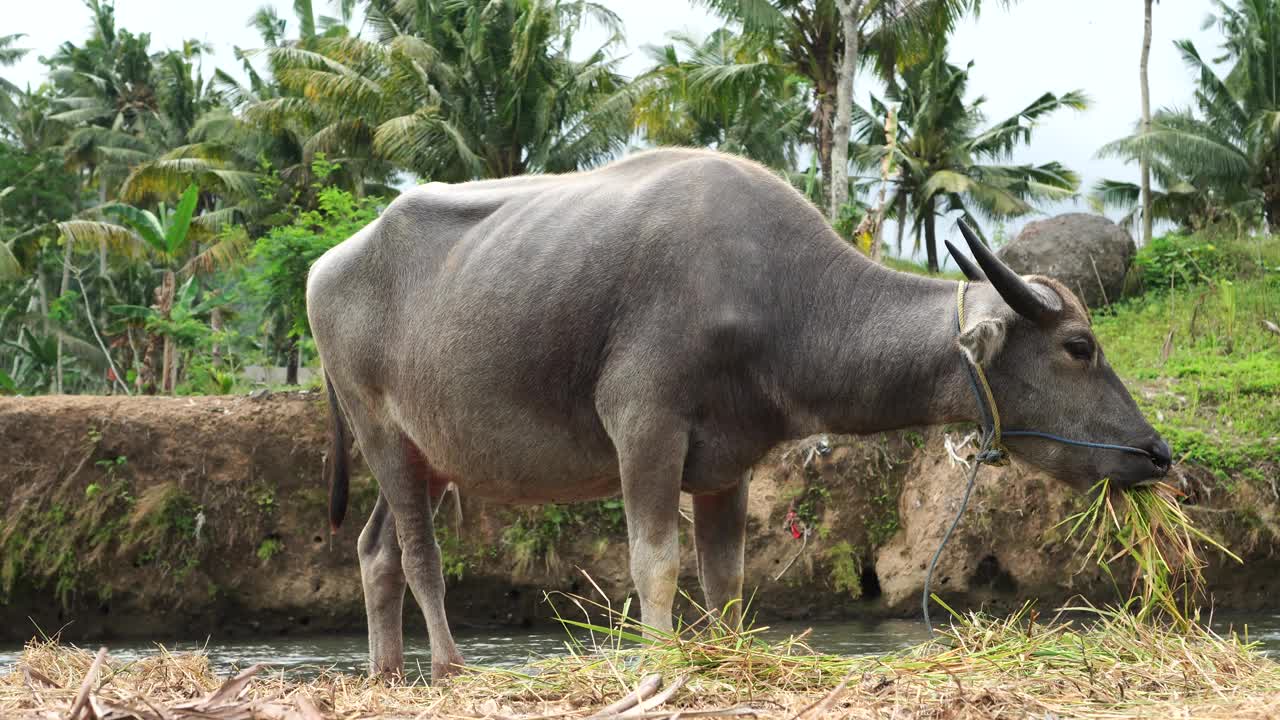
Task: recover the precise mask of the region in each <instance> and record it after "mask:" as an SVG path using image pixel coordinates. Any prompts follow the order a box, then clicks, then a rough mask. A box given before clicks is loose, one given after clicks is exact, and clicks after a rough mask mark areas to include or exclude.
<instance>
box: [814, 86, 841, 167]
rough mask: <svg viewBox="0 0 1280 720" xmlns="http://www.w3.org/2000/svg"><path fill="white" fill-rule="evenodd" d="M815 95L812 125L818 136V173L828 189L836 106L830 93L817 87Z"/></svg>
mask: <svg viewBox="0 0 1280 720" xmlns="http://www.w3.org/2000/svg"><path fill="white" fill-rule="evenodd" d="M817 94H818V109H817V111H816V113H815V115H814V118H813V124H814V130H815V134H816V135H817V136H818V172H819V173H820V174H821V175H822V182H824V183H827V184H828V187H829V186H830V183H831V146H832V139H831V138H832V128H831V124H832V122H834V120H835V114H836V105H835V100H834V99H833V98H832V97H831V93H830V92H824V91H823V90H822V88H821V87H819V88H818V91H817Z"/></svg>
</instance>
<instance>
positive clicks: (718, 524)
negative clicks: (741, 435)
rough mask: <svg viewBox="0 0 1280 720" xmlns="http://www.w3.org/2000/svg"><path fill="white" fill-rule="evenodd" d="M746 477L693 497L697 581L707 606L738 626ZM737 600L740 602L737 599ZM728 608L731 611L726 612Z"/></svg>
mask: <svg viewBox="0 0 1280 720" xmlns="http://www.w3.org/2000/svg"><path fill="white" fill-rule="evenodd" d="M747 485H748V483H747V479H746V478H745V477H744V478H743V480H742V482H741V483H739V484H738V486H737V487H734V488H730V489H728V490H725V491H722V492H719V493H716V494H713V495H694V496H693V536H694V544H695V546H696V548H697V554H698V580H699V581H700V582H701V583H702V591H703V593H705V595H706V599H707V609H708V610H717V611H720V612H722V613H723V619H724V622H725V623H726V624H727V625H729V627H731V628H736V627H737V625H738V622H739V621H740V619H741V618H742V603H741V602H740V601H741V600H742V575H743V569H742V568H743V562H744V558H743V549H744V547H745V545H746V538H747ZM735 601H738V602H735ZM725 608H728V609H729V610H728V612H724V610H725Z"/></svg>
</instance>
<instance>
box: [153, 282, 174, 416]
mask: <svg viewBox="0 0 1280 720" xmlns="http://www.w3.org/2000/svg"><path fill="white" fill-rule="evenodd" d="M176 286H177V278H175V277H174V275H173V271H172V270H165V271H164V279H163V280H161V281H160V289H159V290H158V291H157V293H156V311H157V312H158V313H160V317H162V318H164V319H165V320H168V319H169V318H170V316H171V314H172V312H173V294H174V291H175V289H176ZM174 350H175V348H174V345H173V337H172V336H170V335H168V334H166V335H165V336H164V359H163V363H162V365H161V370H160V391H161V392H165V393H172V392H173V381H174V378H175V371H176V370H177V367H176V366H175V362H174V360H175V358H174Z"/></svg>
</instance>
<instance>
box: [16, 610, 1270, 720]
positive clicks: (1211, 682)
mask: <svg viewBox="0 0 1280 720" xmlns="http://www.w3.org/2000/svg"><path fill="white" fill-rule="evenodd" d="M626 632H627V631H625V630H624V631H619V630H617V629H615V630H613V631H612V632H605V633H603V634H600V635H597V637H596V641H597V644H593V645H591V646H583V645H570V646H569V647H568V648H567V652H568V656H567V657H561V658H554V659H546V660H539V661H535V662H534V663H533V664H532V665H531V666H529V667H528V668H526V669H525V670H523V671H520V672H516V671H505V670H487V669H483V668H473V669H469V670H467V671H466V672H465V673H463V674H462V675H461V676H460V677H458V678H455V679H454V680H452V681H451V682H449V683H447V684H442V685H439V686H435V687H431V686H427V685H425V684H423V683H408V684H399V683H393V684H388V683H383V682H378V681H371V680H367V679H364V678H357V677H353V676H348V675H341V674H331V673H327V674H322V675H321V676H319V677H318V678H315V679H312V680H305V681H300V680H295V679H291V678H289V677H287V676H285V675H283V674H281V673H278V672H273V671H271V670H270V669H269V668H259V669H257V670H255V671H254V672H246V673H242V674H241V676H238V677H237V678H233V679H231V680H220V679H219V678H217V677H216V676H215V674H214V673H213V672H212V670H211V668H210V665H209V662H208V659H207V658H206V657H204V656H202V655H200V654H169V653H166V652H164V651H163V650H158V651H157V653H156V654H155V655H153V656H152V657H149V658H146V659H144V660H141V661H138V662H134V663H129V664H125V663H120V662H116V661H114V660H112V659H110V657H109V656H108V657H106V658H104V659H103V660H102V661H101V663H100V664H99V666H98V667H96V668H95V667H94V660H95V656H94V655H93V654H92V653H89V652H87V651H83V650H78V649H73V648H69V647H65V646H58V645H53V644H34V645H31V646H29V647H28V648H27V650H26V652H25V653H24V654H23V656H22V658H21V660H19V662H18V663H17V664H16V666H15V667H14V668H13V669H12V670H11V671H10V672H9V673H8V674H7V675H5V676H3V677H0V714H3V715H4V716H5V717H37V716H39V717H44V716H47V715H49V714H51V713H53V714H60V715H63V716H65V714H66V712H67V711H68V709H69V708H71V706H72V705H73V704H75V703H76V698H77V696H78V695H80V694H83V695H85V697H86V698H87V700H86V701H85V702H87V703H88V704H89V705H90V706H91V707H93V708H94V709H95V711H96V712H97V713H98V714H99V716H101V715H102V714H104V713H105V712H107V711H114V712H117V713H119V714H118V715H116V717H138V718H152V717H169V716H175V715H176V716H184V715H182V714H181V713H183V712H185V713H186V714H187V715H191V716H199V717H209V718H278V717H301V718H316V717H373V716H377V717H422V716H434V717H511V718H515V717H520V718H532V717H582V718H585V717H589V716H593V715H596V716H597V717H615V716H618V715H617V713H619V712H621V711H622V708H620V707H619V706H618V704H617V703H619V701H620V700H621V701H623V702H626V700H627V698H628V696H629V697H630V700H632V701H635V702H633V703H632V708H631V713H630V715H631V716H634V717H655V718H656V717H669V716H671V715H673V714H674V713H677V712H679V713H681V716H683V717H697V716H722V717H723V716H743V715H752V716H758V717H779V718H797V717H800V718H817V717H830V716H840V717H851V718H864V717H865V718H871V717H890V716H895V717H896V716H902V717H930V718H954V719H962V718H989V717H1059V718H1068V717H1069V718H1115V717H1134V716H1142V717H1183V718H1255V717H1256V718H1263V717H1275V714H1276V713H1277V712H1280V663H1276V662H1275V661H1273V660H1270V659H1268V658H1266V657H1264V656H1262V655H1260V654H1259V653H1258V652H1257V651H1256V649H1255V648H1253V647H1252V646H1250V645H1249V644H1247V642H1246V641H1245V640H1244V638H1242V637H1239V636H1234V635H1233V636H1231V637H1226V638H1224V637H1219V636H1217V635H1214V634H1212V633H1210V632H1208V631H1206V630H1202V629H1199V628H1195V629H1192V630H1191V631H1190V632H1188V633H1184V634H1180V633H1172V632H1166V631H1162V630H1160V629H1157V628H1154V627H1152V626H1150V625H1145V624H1142V623H1138V622H1136V621H1134V620H1133V619H1131V618H1130V617H1128V616H1126V615H1123V614H1111V613H1104V612H1091V613H1090V614H1089V618H1088V619H1086V620H1085V621H1082V622H1078V623H1074V624H1067V623H1064V622H1060V621H1058V620H1057V619H1054V620H1052V621H1049V622H1043V621H1041V619H1040V618H1038V617H1037V616H1036V614H1035V613H1034V612H1031V611H1029V610H1027V609H1024V610H1023V611H1022V612H1020V613H1017V614H1015V615H1014V616H1013V617H1010V618H1008V619H1003V620H994V619H990V618H986V617H981V616H965V617H956V618H955V622H954V624H953V625H952V626H951V627H950V628H949V629H947V630H946V631H945V632H944V633H942V634H940V635H939V637H938V639H937V640H936V641H934V642H931V643H928V644H925V645H921V646H918V647H915V648H911V649H909V650H906V651H903V652H899V653H893V654H889V655H882V656H878V657H860V658H848V657H838V656H831V655H823V654H819V653H815V652H813V651H812V650H811V649H810V648H809V647H808V646H807V645H806V644H805V642H804V638H803V637H798V638H792V639H790V640H788V641H786V642H782V643H777V644H767V643H764V642H763V641H760V640H758V639H757V638H756V637H755V634H756V632H757V631H744V632H723V628H715V627H707V626H705V625H704V626H702V627H695V628H693V629H691V630H689V631H687V632H685V633H684V634H682V635H681V636H680V637H679V638H674V639H668V640H664V641H661V642H657V643H653V644H648V645H645V644H642V643H638V642H633V641H626V640H620V639H619V635H620V634H625V633H626ZM659 679H660V683H661V684H660V685H659ZM602 711H604V712H603V713H602ZM197 713H198V715H197ZM290 713H295V714H292V715H291V714H290ZM598 713H602V714H598ZM597 714H598V715H597Z"/></svg>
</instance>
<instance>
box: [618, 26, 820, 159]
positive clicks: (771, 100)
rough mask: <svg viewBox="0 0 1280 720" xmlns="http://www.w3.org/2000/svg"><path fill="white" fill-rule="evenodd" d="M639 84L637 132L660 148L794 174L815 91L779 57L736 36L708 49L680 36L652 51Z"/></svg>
mask: <svg viewBox="0 0 1280 720" xmlns="http://www.w3.org/2000/svg"><path fill="white" fill-rule="evenodd" d="M645 52H647V53H648V54H649V57H650V58H651V59H652V61H653V66H652V67H651V68H650V69H649V70H648V71H647V72H645V73H644V74H642V75H641V76H640V77H638V78H636V80H635V91H634V92H635V98H636V102H635V116H634V118H635V124H636V128H637V130H638V131H639V132H640V134H641V136H642V137H643V138H644V139H645V140H647V141H649V142H651V143H654V144H657V145H686V146H692V147H715V148H719V149H720V150H723V151H725V152H731V153H736V154H739V155H743V156H745V157H749V158H752V159H754V160H757V161H759V162H762V163H764V164H766V165H769V166H771V167H774V168H777V169H779V170H787V169H790V168H793V167H794V166H795V163H796V157H797V155H798V152H799V149H800V146H801V145H802V144H803V142H804V141H805V138H806V135H807V129H808V124H809V123H808V115H809V111H808V97H807V95H808V89H807V87H806V86H805V85H804V83H803V81H802V79H801V78H797V77H795V76H790V75H787V74H786V72H785V70H784V69H783V67H782V66H781V65H780V64H778V63H777V62H776V57H775V56H776V50H775V49H774V48H772V47H770V46H768V45H765V44H763V43H761V42H760V40H759V39H758V38H755V37H750V36H743V35H739V34H736V33H734V32H733V31H731V30H728V29H723V28H722V29H720V30H717V31H715V32H714V33H712V34H711V35H710V36H709V37H707V38H706V39H705V40H704V41H699V40H697V39H696V38H694V37H692V36H690V35H687V34H683V33H673V34H672V35H671V42H670V43H668V44H666V45H664V46H661V47H655V46H647V47H646V48H645Z"/></svg>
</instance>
